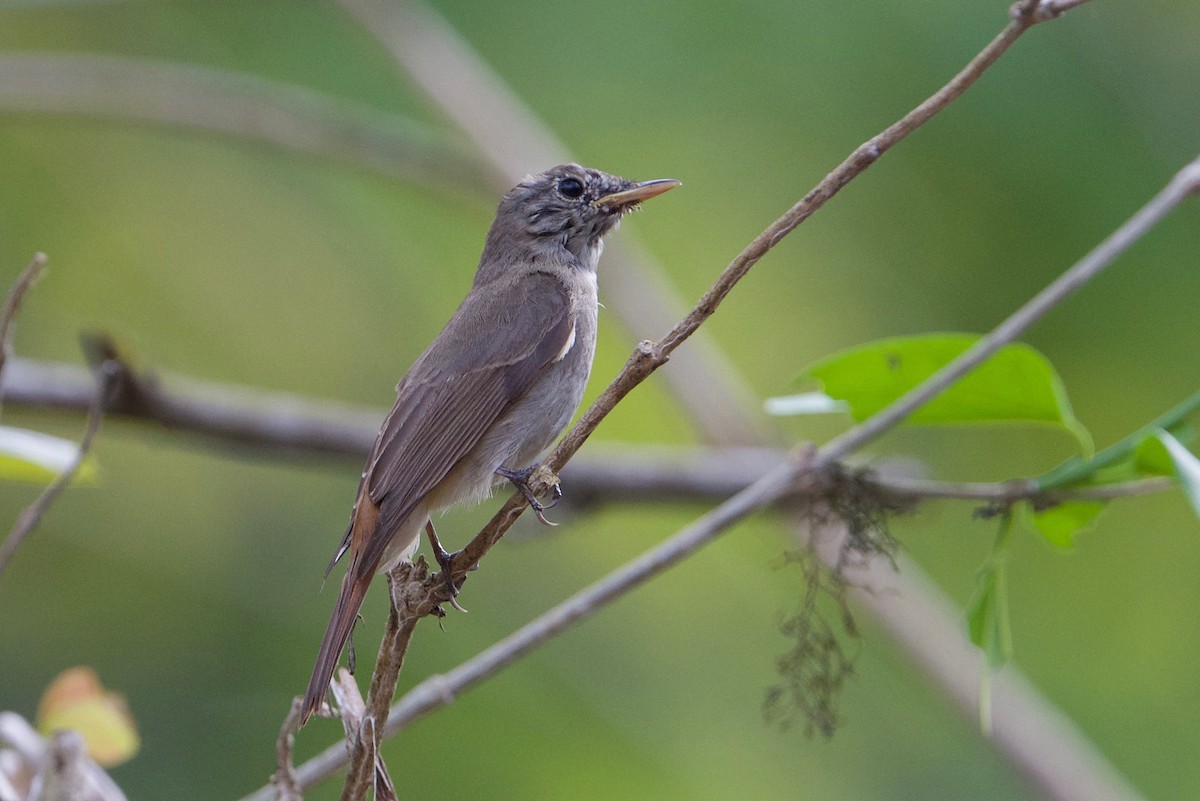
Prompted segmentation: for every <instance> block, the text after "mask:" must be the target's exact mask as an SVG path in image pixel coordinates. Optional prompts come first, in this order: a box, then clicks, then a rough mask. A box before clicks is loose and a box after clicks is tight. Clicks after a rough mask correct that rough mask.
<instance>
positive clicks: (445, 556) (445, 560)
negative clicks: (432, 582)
mask: <svg viewBox="0 0 1200 801" xmlns="http://www.w3.org/2000/svg"><path fill="white" fill-rule="evenodd" d="M425 533H426V534H428V535H429V547H430V548H431V549H432V550H433V558H434V559H436V560H437V563H438V565H439V566H440V567H441V568H442V580H443V581H445V582H446V590H447V592H449V593H450V605H451V606H453V607H454V608H455V609H457V610H458V611H460V612H465V611H467V610H466V609H463V608H462V607H461V606H459V604H458V601H457V600H455V598H456V597H457V596H458V591H459V589H460V588H461V587H462V584H461V582H460V583H459V584H455V583H454V574H453V573H452V572H450V566H451V564H452V563H453V562H454V556H455V554H457V553H458V551H455V552H454V553H448V552H447V551H446V549H445V548H443V547H442V541H441V540H440V539H438V535H437V530H436V529H434V527H433V520H432V519H429V520H426V521H425ZM466 580H467V577H466V576H463V581H466Z"/></svg>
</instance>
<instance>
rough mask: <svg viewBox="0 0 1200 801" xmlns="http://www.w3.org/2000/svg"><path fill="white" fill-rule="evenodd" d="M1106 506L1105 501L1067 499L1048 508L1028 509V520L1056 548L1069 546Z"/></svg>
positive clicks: (1072, 544) (1073, 543)
mask: <svg viewBox="0 0 1200 801" xmlns="http://www.w3.org/2000/svg"><path fill="white" fill-rule="evenodd" d="M1106 506H1108V502H1107V501H1067V502H1065V503H1060V504H1057V505H1055V506H1051V507H1049V508H1048V509H1041V510H1032V509H1031V510H1030V512H1031V514H1030V520H1031V522H1032V523H1033V526H1034V528H1036V529H1037V530H1038V532H1039V533H1041V535H1042V536H1043V537H1045V538H1046V541H1047V542H1049V543H1050V544H1051V545H1053V546H1055V547H1056V548H1063V549H1067V548H1071V547H1073V546H1074V545H1075V538H1076V537H1077V536H1079V534H1081V533H1082V532H1083V530H1084V529H1086V528H1087V527H1088V526H1089V525H1090V524H1091V522H1092V521H1093V520H1095V519H1096V517H1097V516H1098V515H1099V514H1100V513H1101V512H1103V511H1104V508H1105V507H1106Z"/></svg>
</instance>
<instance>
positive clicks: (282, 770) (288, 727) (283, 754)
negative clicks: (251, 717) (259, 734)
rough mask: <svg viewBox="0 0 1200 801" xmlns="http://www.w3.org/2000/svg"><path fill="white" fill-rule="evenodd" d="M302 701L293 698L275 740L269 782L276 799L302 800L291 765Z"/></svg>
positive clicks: (282, 800) (283, 800)
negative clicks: (273, 770) (273, 763)
mask: <svg viewBox="0 0 1200 801" xmlns="http://www.w3.org/2000/svg"><path fill="white" fill-rule="evenodd" d="M301 706H302V701H301V699H299V698H296V699H293V701H292V709H291V711H290V712H289V713H288V715H287V717H286V718H284V719H283V725H282V726H280V727H279V739H277V740H276V741H275V766H276V768H275V773H274V775H272V776H271V784H272V785H273V786H274V787H275V793H276V796H275V798H276V801H303V795H302V794H301V792H300V786H299V785H298V784H297V783H296V769H295V767H293V766H292V749H293V748H294V747H295V745H296V727H297V725H298V724H299V722H300V709H301Z"/></svg>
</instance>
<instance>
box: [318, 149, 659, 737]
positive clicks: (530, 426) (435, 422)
mask: <svg viewBox="0 0 1200 801" xmlns="http://www.w3.org/2000/svg"><path fill="white" fill-rule="evenodd" d="M680 185H681V183H680V182H679V181H677V180H675V179H672V178H662V179H656V180H652V181H642V182H635V181H629V180H626V179H624V178H620V177H618V176H615V175H611V174H608V173H605V172H602V171H600V170H596V169H591V168H586V167H581V166H579V165H578V164H562V165H559V166H557V167H554V168H552V169H550V170H547V171H546V172H543V173H540V174H537V175H530V176H527V177H526V178H525V179H524V180H522V181H521V182H520V183H519V184H517V186H515V187H513V188H512V189H511V190H510V191H509V192H507V193H506V194H505V195H504V197H503V198H502V199H501V200H500V203H499V205H498V206H497V209H496V216H495V219H494V221H493V222H492V225H491V228H490V229H489V230H488V233H487V237H486V239H485V241H484V246H483V253H482V255H481V256H480V259H479V266H478V268H477V269H476V271H475V278H474V281H473V282H472V284H471V288H470V290H469V291H468V293H467V295H466V297H465V298H464V299H463V301H462V303H461V304H460V305H459V306H458V309H457V310H456V311H455V312H454V314H453V315H452V316H451V317H450V320H449V321H448V322H447V323H446V325H445V327H444V328H443V329H442V331H441V333H439V334H438V336H437V337H436V338H435V339H434V341H433V343H432V344H431V345H430V346H429V347H428V348H427V349H426V350H425V352H424V353H422V354H421V356H420V357H419V358H418V359H417V360H416V362H414V363H413V365H412V367H411V368H409V370H408V372H407V373H406V374H405V375H404V377H403V378H401V379H400V382H399V383H398V384H397V385H396V402H395V405H394V406H393V407H392V409H391V411H390V412H389V413H388V415H387V417H386V418H385V420H384V422H383V425H382V427H381V428H380V430H379V434H378V436H377V438H376V440H375V444H374V446H373V447H372V449H371V452H370V455H369V457H368V458H367V462H366V466H365V468H364V470H363V473H362V477H361V481H360V482H359V487H358V493H357V495H356V497H355V501H354V507H353V511H352V512H351V515H350V523H349V526H348V527H347V529H346V533H345V535H344V536H343V537H342V542H341V545H340V547H339V548H338V550H337V552H336V554H335V555H334V558H333V561H332V562H331V563H330V567H331V568H332V566H333V564H334V563H336V562H337V561H339V560H340V559H341V558H342V557H343V556H345V555H346V554H349V564H348V565H347V568H346V573H345V575H344V577H343V578H342V584H341V589H340V591H339V593H338V597H337V601H336V603H335V604H334V607H333V614H332V616H331V618H330V621H329V625H328V627H327V629H326V631H325V635H324V637H323V639H322V640H321V646H320V649H319V651H318V654H317V659H316V663H315V664H314V666H313V672H312V677H311V679H310V681H309V684H308V690H307V692H306V694H305V697H304V703H303V707H302V712H301V724H302V725H303V723H304V722H307V720H308V719H309V718H310V717H311V716H312V715H313V714H314V713H315V712H317V711H318V710H319V709H320V708H321V706H322V705H323V704H324V700H325V695H326V692H327V691H328V689H329V682H330V679H331V678H332V676H333V672H334V670H335V668H336V666H337V663H338V660H339V659H340V658H341V654H342V651H343V650H344V648H345V646H346V642H347V640H348V638H349V636H350V633H351V631H352V629H353V628H354V624H355V622H356V620H357V618H358V613H359V611H360V609H361V607H362V604H363V599H364V598H365V596H366V593H367V588H368V587H369V586H370V583H371V580H372V578H374V576H375V574H377V573H381V572H387V571H389V570H391V569H392V568H394V567H395V566H396V565H397V564H399V563H400V562H401V561H406V560H411V559H412V556H413V554H414V553H415V552H416V549H417V546H418V545H419V544H420V535H421V531H422V530H423V529H425V528H426V526H427V524H428V525H430V526H431V525H432V521H431V517H430V515H431V514H433V513H434V512H437V511H440V510H442V509H445V508H447V507H450V506H454V505H456V504H461V503H467V502H472V501H479V500H481V499H483V498H485V497H487V496H488V495H490V494H491V492H492V490H493V488H494V487H495V486H496V485H497V484H499V483H501V482H503V481H504V480H510V481H512V482H513V483H514V484H515V485H516V486H517V487H518V488H519V489H521V490H522V492H523V493H524V494H525V496H526V498H527V499H528V500H529V501H530V503H531V505H533V506H534V509H535V510H536V511H538V512H539V513H540V509H541V507H540V506H539V505H538V504H537V502H536V500H535V499H534V497H533V495H532V493H531V492H530V491H529V488H528V484H527V482H526V479H527V478H528V477H529V475H530V473H531V472H532V470H533V469H534V467H535V466H536V465H535V464H534V460H535V459H536V458H537V457H538V456H539V455H540V454H541V453H542V451H544V450H545V449H546V448H547V447H548V446H549V445H550V444H551V443H552V442H553V441H554V439H555V438H556V437H557V436H558V435H559V434H560V433H562V431H563V429H564V428H566V425H567V423H568V422H570V420H571V418H572V416H574V414H575V411H576V409H577V408H578V407H579V402H580V400H581V399H582V398H583V392H584V389H585V386H586V384H587V381H588V377H589V375H590V373H591V368H592V357H593V354H594V352H595V347H596V328H597V316H598V315H597V310H598V307H599V301H598V297H597V288H596V266H597V263H598V262H599V260H600V254H601V252H602V251H603V249H604V236H605V235H606V234H608V233H609V232H610V231H612V230H613V229H614V228H615V227H616V225H617V223H618V222H619V221H620V219H621V217H622V216H623V215H625V214H626V213H627V212H629V211H631V210H633V209H635V208H637V207H638V206H639V205H640V204H641V202H642V201H644V200H648V199H650V198H652V197H655V196H657V195H660V194H662V193H663V192H666V191H668V190H670V189H673V188H675V187H677V186H680ZM431 535H432V531H431ZM431 540H434V547H435V548H436V549H437V550H438V551H439V553H438V554H437V555H438V557H439V561H443V560H444V559H446V558H447V555H446V554H445V552H444V551H442V550H441V548H440V545H439V544H437V543H436V538H434V537H432V536H431ZM444 566H445V565H443V567H444ZM326 575H328V571H327V573H326Z"/></svg>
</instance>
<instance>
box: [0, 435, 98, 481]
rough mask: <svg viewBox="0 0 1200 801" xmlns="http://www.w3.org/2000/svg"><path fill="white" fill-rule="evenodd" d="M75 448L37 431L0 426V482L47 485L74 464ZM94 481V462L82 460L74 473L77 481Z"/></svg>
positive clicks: (77, 448)
mask: <svg viewBox="0 0 1200 801" xmlns="http://www.w3.org/2000/svg"><path fill="white" fill-rule="evenodd" d="M78 452H79V446H78V445H76V444H75V443H74V442H71V441H70V440H66V439H60V438H58V437H52V436H50V435H49V434H43V433H41V432H40V431H29V430H28V429H24V428H11V427H9V426H0V479H3V480H6V481H22V482H26V483H32V484H48V483H49V482H51V481H53V480H54V479H55V478H57V477H58V474H59V473H61V472H62V471H63V470H65V469H67V467H68V466H69V465H70V464H71V462H72V461H74V459H75V456H76V454H77V453H78ZM95 478H96V465H95V461H94V460H92V459H91V458H86V459H84V460H83V464H82V465H80V468H79V471H78V472H77V473H76V474H75V481H77V482H91V481H94V480H95Z"/></svg>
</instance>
